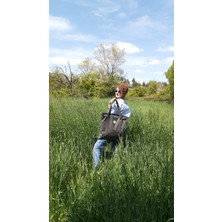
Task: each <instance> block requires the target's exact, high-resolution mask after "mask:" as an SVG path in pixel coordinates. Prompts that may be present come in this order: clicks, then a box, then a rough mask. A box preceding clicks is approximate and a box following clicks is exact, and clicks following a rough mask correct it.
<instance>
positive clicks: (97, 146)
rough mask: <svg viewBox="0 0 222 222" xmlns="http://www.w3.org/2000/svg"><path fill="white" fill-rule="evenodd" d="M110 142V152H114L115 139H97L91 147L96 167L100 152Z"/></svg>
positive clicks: (116, 142)
mask: <svg viewBox="0 0 222 222" xmlns="http://www.w3.org/2000/svg"><path fill="white" fill-rule="evenodd" d="M108 143H111V149H112V153H114V152H115V149H116V146H117V144H118V141H117V140H111V141H107V140H106V139H98V140H97V141H96V143H95V145H94V147H93V164H94V167H95V168H98V167H99V165H100V157H101V152H102V151H103V149H104V148H105V146H106V145H107V144H108Z"/></svg>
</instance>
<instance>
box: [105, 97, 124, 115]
mask: <svg viewBox="0 0 222 222" xmlns="http://www.w3.org/2000/svg"><path fill="white" fill-rule="evenodd" d="M115 102H116V104H117V110H118V113H119V115H120V116H122V114H121V112H120V107H119V103H118V101H117V99H115ZM111 109H112V105H111V106H110V108H109V113H108V115H110V114H111Z"/></svg>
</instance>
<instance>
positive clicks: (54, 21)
mask: <svg viewBox="0 0 222 222" xmlns="http://www.w3.org/2000/svg"><path fill="white" fill-rule="evenodd" d="M71 29H72V26H71V25H70V23H69V21H68V20H67V19H65V18H62V17H56V16H52V15H49V30H50V31H58V32H66V31H70V30H71Z"/></svg>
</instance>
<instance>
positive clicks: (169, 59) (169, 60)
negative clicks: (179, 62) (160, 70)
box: [163, 57, 174, 66]
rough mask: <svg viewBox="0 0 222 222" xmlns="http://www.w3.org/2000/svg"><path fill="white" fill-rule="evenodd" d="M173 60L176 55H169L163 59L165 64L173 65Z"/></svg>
mask: <svg viewBox="0 0 222 222" xmlns="http://www.w3.org/2000/svg"><path fill="white" fill-rule="evenodd" d="M173 60H174V57H167V58H165V59H163V62H164V63H165V64H167V65H170V66H171V65H172V63H173Z"/></svg>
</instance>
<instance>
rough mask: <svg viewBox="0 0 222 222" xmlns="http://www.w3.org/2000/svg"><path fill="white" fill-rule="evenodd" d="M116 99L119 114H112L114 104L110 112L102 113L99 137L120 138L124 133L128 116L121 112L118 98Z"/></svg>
mask: <svg viewBox="0 0 222 222" xmlns="http://www.w3.org/2000/svg"><path fill="white" fill-rule="evenodd" d="M115 101H116V104H117V108H118V114H111V109H112V106H111V107H110V109H109V112H108V113H102V117H101V127H100V134H99V139H107V140H112V139H118V138H119V137H121V136H122V134H123V131H124V128H125V125H126V121H127V119H128V117H126V116H123V115H122V114H121V112H120V108H119V103H118V101H117V100H115Z"/></svg>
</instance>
